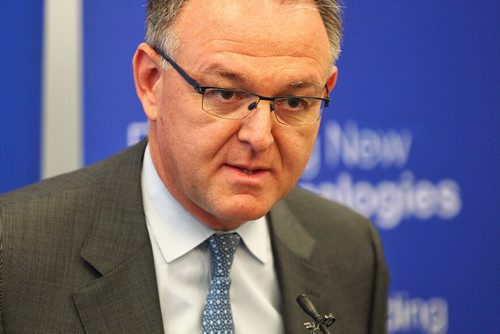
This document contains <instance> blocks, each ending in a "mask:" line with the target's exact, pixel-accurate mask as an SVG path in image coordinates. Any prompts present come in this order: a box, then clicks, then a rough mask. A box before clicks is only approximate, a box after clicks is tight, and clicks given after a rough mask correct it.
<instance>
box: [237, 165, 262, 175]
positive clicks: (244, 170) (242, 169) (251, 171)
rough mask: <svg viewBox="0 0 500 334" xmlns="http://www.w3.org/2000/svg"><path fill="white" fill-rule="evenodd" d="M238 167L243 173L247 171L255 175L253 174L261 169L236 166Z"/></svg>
mask: <svg viewBox="0 0 500 334" xmlns="http://www.w3.org/2000/svg"><path fill="white" fill-rule="evenodd" d="M236 168H238V169H239V170H240V171H242V172H243V173H245V174H247V175H253V174H255V173H258V172H259V171H260V169H256V170H251V169H246V168H240V167H236Z"/></svg>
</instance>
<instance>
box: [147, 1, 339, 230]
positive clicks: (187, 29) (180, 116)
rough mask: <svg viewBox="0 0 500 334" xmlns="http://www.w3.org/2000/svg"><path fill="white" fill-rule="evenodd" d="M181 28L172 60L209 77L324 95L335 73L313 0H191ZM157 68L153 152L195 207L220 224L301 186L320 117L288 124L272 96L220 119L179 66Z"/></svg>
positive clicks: (214, 82) (235, 222)
mask: <svg viewBox="0 0 500 334" xmlns="http://www.w3.org/2000/svg"><path fill="white" fill-rule="evenodd" d="M175 29H176V31H177V33H178V37H179V40H180V42H181V47H180V49H179V52H177V53H176V54H175V55H174V57H173V58H174V60H175V61H176V62H177V63H178V64H179V65H180V66H181V67H182V68H183V69H184V70H185V71H186V72H187V73H188V74H189V75H190V76H191V77H192V78H194V79H195V80H197V81H198V82H199V83H200V84H201V85H204V86H216V87H224V88H236V89H242V90H246V91H249V92H252V93H256V94H260V95H264V96H279V95H281V96H283V95H309V96H318V97H321V96H323V94H324V85H325V83H326V82H327V80H328V79H330V80H329V84H330V86H333V83H334V81H335V75H336V71H335V68H333V69H332V67H331V66H330V65H329V57H330V54H329V48H328V39H327V34H326V31H325V28H324V25H323V23H322V21H321V18H320V15H319V13H318V12H317V11H316V10H314V9H313V8H312V7H310V6H304V5H280V4H277V2H276V3H275V2H274V1H254V0H252V1H224V0H215V1H204V0H190V1H188V2H187V4H186V6H185V7H184V9H183V10H182V12H181V14H180V15H179V16H178V18H177V21H176V23H175ZM156 61H157V59H156ZM156 77H157V78H156V79H155V80H156V82H155V84H154V86H153V89H152V91H153V92H154V94H153V95H154V103H153V104H152V106H149V107H148V108H147V109H148V110H146V113H147V115H148V118H149V120H150V147H151V154H152V158H153V162H154V165H155V167H156V169H157V171H158V173H159V175H160V178H161V179H162V181H163V182H164V184H165V186H166V187H167V188H168V190H169V191H170V192H171V193H172V195H173V196H174V197H175V198H176V199H177V200H178V201H179V202H180V203H181V204H182V205H183V206H184V207H185V208H186V209H187V210H188V211H189V212H190V213H191V214H193V215H194V216H195V217H196V218H198V219H199V220H200V221H202V222H203V223H204V224H206V225H208V226H210V227H212V228H214V229H219V230H230V229H234V228H236V227H238V226H240V225H241V224H243V223H244V222H246V221H248V220H252V219H256V218H259V217H262V216H263V215H265V214H266V213H267V212H268V211H269V210H270V208H271V207H272V206H273V205H274V204H275V203H276V202H277V201H278V200H279V199H281V198H282V197H284V196H285V195H286V194H287V193H288V192H289V191H290V190H291V189H292V188H293V186H294V185H295V184H296V182H297V181H298V179H299V177H300V175H301V174H302V172H303V170H304V168H305V166H306V164H307V161H308V159H309V156H310V154H311V151H312V149H313V146H314V142H315V139H316V136H317V133H318V128H319V122H318V123H315V124H313V125H304V126H287V125H283V124H280V123H278V121H277V120H276V118H275V115H273V113H271V112H270V106H269V102H268V101H261V102H260V103H259V105H258V108H256V109H255V110H253V111H252V113H251V114H250V115H249V116H247V117H246V118H244V119H242V120H225V119H220V118H217V117H214V116H212V115H210V114H208V113H206V112H204V111H203V110H202V108H201V98H202V97H201V95H200V94H198V93H197V92H196V91H195V90H194V89H193V88H192V87H191V86H190V85H188V84H187V83H186V82H185V81H184V79H183V78H182V77H181V76H180V75H179V74H178V73H177V72H176V71H175V70H174V69H173V68H171V67H169V68H167V69H159V70H158V74H157V76H156ZM141 100H142V99H141ZM143 105H144V101H143ZM145 109H146V108H145Z"/></svg>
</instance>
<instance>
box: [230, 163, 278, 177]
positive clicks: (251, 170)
mask: <svg viewBox="0 0 500 334" xmlns="http://www.w3.org/2000/svg"><path fill="white" fill-rule="evenodd" d="M226 166H227V167H230V168H231V169H233V170H237V171H239V172H241V173H243V174H245V175H256V174H262V173H265V172H269V169H268V168H262V167H260V166H259V167H249V166H242V165H231V164H227V165H226Z"/></svg>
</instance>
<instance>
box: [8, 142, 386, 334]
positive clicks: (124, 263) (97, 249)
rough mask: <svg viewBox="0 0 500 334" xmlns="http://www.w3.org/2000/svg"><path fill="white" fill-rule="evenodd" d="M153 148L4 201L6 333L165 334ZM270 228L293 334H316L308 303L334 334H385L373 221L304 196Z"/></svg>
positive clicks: (284, 205) (295, 195)
mask: <svg viewBox="0 0 500 334" xmlns="http://www.w3.org/2000/svg"><path fill="white" fill-rule="evenodd" d="M144 148H145V142H142V143H140V144H138V145H136V146H134V147H132V148H130V149H128V150H126V151H124V152H122V153H120V154H118V155H116V156H114V157H112V158H110V159H108V160H105V161H103V162H101V163H98V164H96V165H93V166H90V167H88V168H85V169H83V170H80V171H77V172H74V173H70V174H66V175H63V176H59V177H56V178H53V179H49V180H46V181H43V182H41V183H39V184H36V185H33V186H30V187H27V188H25V189H22V190H19V191H15V192H12V193H10V194H6V195H4V196H1V197H0V241H1V243H0V333H6V334H13V333H51V334H53V333H65V334H69V333H87V334H97V333H136V334H137V333H146V334H154V333H162V332H163V327H162V319H161V313H160V304H159V298H158V290H157V286H156V277H155V271H154V264H153V255H152V251H151V245H150V241H149V236H148V233H147V228H146V223H145V217H144V210H143V204H142V196H141V183H140V179H141V178H140V173H141V166H142V156H143V153H144ZM268 218H269V221H270V229H271V235H272V245H273V251H274V256H275V262H276V270H277V273H278V278H279V283H280V287H281V295H282V299H283V301H282V314H283V318H284V320H285V325H286V333H290V334H294V333H297V334H299V333H307V331H306V330H305V329H304V328H303V322H304V321H308V320H310V319H308V316H306V315H305V314H304V313H303V312H302V310H300V308H299V307H298V305H297V304H296V302H295V298H296V296H297V295H299V294H301V293H305V294H307V295H308V296H309V297H310V299H311V300H312V301H313V302H314V303H315V305H316V307H317V309H318V311H319V312H323V313H326V312H333V313H334V314H335V315H336V316H337V319H338V320H337V322H336V323H335V324H334V325H333V326H332V327H331V331H332V334H340V333H345V334H358V333H384V332H385V323H386V312H387V286H388V273H387V268H386V264H385V261H384V258H383V254H382V249H381V245H380V241H379V238H378V236H377V234H376V232H375V230H374V228H373V227H372V225H371V224H370V223H369V222H368V221H367V220H366V219H364V218H363V217H361V216H360V215H358V214H356V213H353V212H352V211H350V210H348V209H346V208H344V207H342V206H340V205H338V204H334V203H331V202H329V201H326V200H324V199H321V198H320V197H317V196H315V195H312V194H310V193H308V192H306V191H304V190H300V189H298V188H297V189H294V190H293V191H292V192H291V193H290V194H289V195H288V196H287V197H286V198H285V199H284V200H282V201H280V202H278V203H277V204H276V205H275V206H274V207H273V209H272V210H271V212H270V213H269V215H268ZM199 317H201V315H193V319H194V321H199V319H198V318H199ZM179 332H180V333H182V330H180V331H179Z"/></svg>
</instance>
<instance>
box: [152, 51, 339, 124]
mask: <svg viewBox="0 0 500 334" xmlns="http://www.w3.org/2000/svg"><path fill="white" fill-rule="evenodd" d="M153 49H154V50H155V51H156V53H158V55H160V56H161V57H162V58H163V59H165V60H166V61H167V62H168V63H169V64H170V65H172V67H173V68H174V69H175V70H176V71H177V73H179V74H180V75H181V76H182V77H183V78H184V80H186V82H187V83H188V84H189V85H191V86H192V87H193V88H194V89H195V90H196V91H197V92H198V93H199V94H201V95H202V102H201V107H202V109H203V110H204V111H206V112H207V113H209V114H211V115H213V116H216V117H219V118H224V119H230V120H241V119H243V118H245V117H247V116H248V115H250V113H251V112H252V111H253V110H254V109H256V108H257V106H258V104H259V102H260V101H262V100H264V101H270V102H271V103H270V107H271V111H274V114H275V116H276V119H277V120H278V122H280V123H282V124H286V125H307V124H313V123H316V122H317V121H318V120H319V119H320V118H321V114H322V112H323V110H324V109H325V108H326V107H328V105H329V103H330V98H329V97H328V94H329V91H328V87H327V86H326V85H325V90H326V97H324V98H322V97H313V96H276V97H267V96H262V95H257V94H253V93H249V92H247V91H244V90H239V89H232V88H222V87H211V86H202V85H200V84H199V83H198V82H197V81H196V80H194V79H193V78H191V77H190V76H189V75H188V74H187V73H186V72H185V71H184V70H183V69H182V68H181V67H180V66H179V65H177V64H176V63H175V61H174V60H173V59H172V58H170V57H169V56H167V55H166V54H164V53H163V52H162V51H161V50H160V49H159V48H155V47H153Z"/></svg>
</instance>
